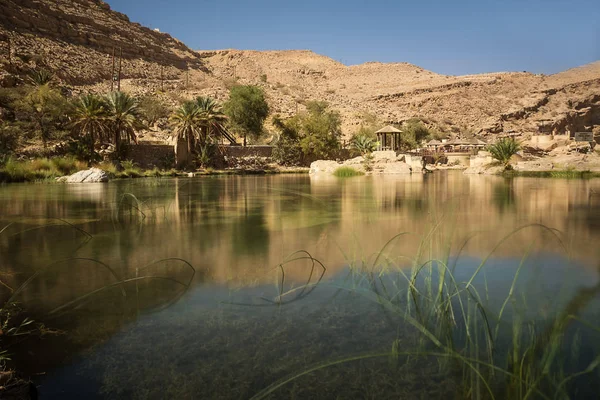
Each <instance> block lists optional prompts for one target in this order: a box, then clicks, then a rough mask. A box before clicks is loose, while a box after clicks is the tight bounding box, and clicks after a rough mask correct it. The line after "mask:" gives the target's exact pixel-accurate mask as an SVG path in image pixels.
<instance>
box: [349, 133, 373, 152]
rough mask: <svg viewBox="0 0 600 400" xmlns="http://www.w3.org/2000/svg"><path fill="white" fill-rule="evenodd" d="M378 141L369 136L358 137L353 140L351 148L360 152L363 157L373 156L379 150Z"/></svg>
mask: <svg viewBox="0 0 600 400" xmlns="http://www.w3.org/2000/svg"><path fill="white" fill-rule="evenodd" d="M377 145H378V143H377V141H376V140H375V139H373V138H372V137H370V136H367V135H360V134H359V135H356V136H354V137H353V138H352V139H351V146H352V148H353V149H354V150H356V151H358V152H359V153H360V154H361V155H362V156H366V155H368V154H371V153H372V152H374V151H375V150H377Z"/></svg>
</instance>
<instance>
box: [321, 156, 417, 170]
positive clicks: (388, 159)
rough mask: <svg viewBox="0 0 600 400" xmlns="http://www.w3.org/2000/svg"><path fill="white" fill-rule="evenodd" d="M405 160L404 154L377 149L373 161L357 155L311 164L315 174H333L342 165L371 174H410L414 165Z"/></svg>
mask: <svg viewBox="0 0 600 400" xmlns="http://www.w3.org/2000/svg"><path fill="white" fill-rule="evenodd" d="M404 160H405V156H404V155H400V156H396V153H394V152H393V151H376V152H374V153H373V159H372V160H371V161H368V160H365V158H364V157H356V158H352V159H349V160H346V161H344V162H337V161H329V160H319V161H315V162H313V163H312V164H310V173H311V174H313V175H318V174H327V175H333V173H335V171H336V170H337V169H338V168H340V167H351V168H353V169H355V170H356V171H358V172H363V173H366V174H369V175H393V174H410V173H411V172H412V171H413V170H414V167H411V166H410V165H409V164H407V163H406V162H405V161H404Z"/></svg>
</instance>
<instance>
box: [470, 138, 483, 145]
mask: <svg viewBox="0 0 600 400" xmlns="http://www.w3.org/2000/svg"><path fill="white" fill-rule="evenodd" d="M469 143H470V144H474V145H477V146H486V145H487V143H486V142H484V141H483V140H479V139H477V138H472V139H470V140H469Z"/></svg>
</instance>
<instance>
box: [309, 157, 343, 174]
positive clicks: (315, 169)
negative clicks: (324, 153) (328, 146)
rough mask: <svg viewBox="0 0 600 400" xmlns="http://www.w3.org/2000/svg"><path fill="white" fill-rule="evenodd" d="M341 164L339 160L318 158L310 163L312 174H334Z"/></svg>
mask: <svg viewBox="0 0 600 400" xmlns="http://www.w3.org/2000/svg"><path fill="white" fill-rule="evenodd" d="M340 166H341V164H339V163H338V162H337V161H327V160H318V161H314V162H313V163H311V164H310V173H311V174H333V172H334V171H335V170H336V169H338V168H339V167H340Z"/></svg>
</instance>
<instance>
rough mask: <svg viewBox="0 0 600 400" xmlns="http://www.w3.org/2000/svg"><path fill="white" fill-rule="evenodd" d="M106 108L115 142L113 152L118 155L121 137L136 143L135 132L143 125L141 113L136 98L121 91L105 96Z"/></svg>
mask: <svg viewBox="0 0 600 400" xmlns="http://www.w3.org/2000/svg"><path fill="white" fill-rule="evenodd" d="M106 109H107V112H108V121H110V130H111V132H112V135H113V140H114V143H115V153H116V154H117V157H120V154H121V153H120V150H121V142H122V140H123V137H125V138H126V139H129V140H133V141H134V142H135V143H137V136H136V134H135V133H136V131H138V130H139V129H141V128H142V126H143V125H142V122H141V116H142V113H141V110H140V108H139V105H138V102H137V100H136V99H135V98H133V97H131V96H129V95H128V94H126V93H123V92H113V93H110V94H109V95H108V96H107V98H106Z"/></svg>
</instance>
